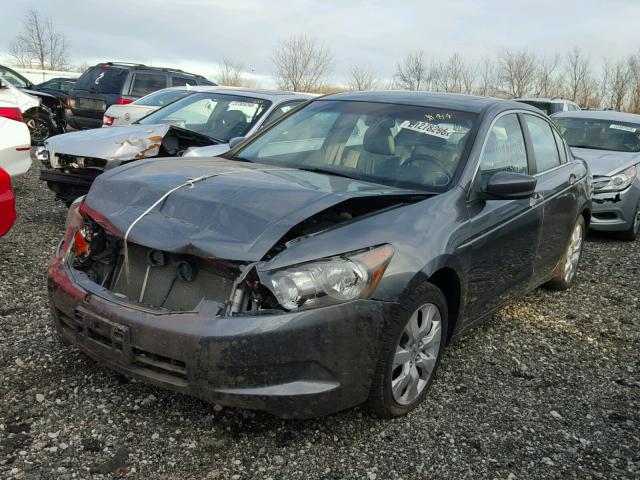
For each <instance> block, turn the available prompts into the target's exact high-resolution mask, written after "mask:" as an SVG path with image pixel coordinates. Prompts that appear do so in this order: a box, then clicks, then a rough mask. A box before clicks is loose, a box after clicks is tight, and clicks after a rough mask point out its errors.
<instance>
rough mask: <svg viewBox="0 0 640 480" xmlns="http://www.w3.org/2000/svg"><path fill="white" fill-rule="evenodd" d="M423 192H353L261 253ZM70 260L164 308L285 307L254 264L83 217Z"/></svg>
mask: <svg viewBox="0 0 640 480" xmlns="http://www.w3.org/2000/svg"><path fill="white" fill-rule="evenodd" d="M423 198H424V196H422V195H415V196H381V197H366V198H363V197H356V198H351V199H348V200H345V201H344V202H341V203H339V204H337V205H334V206H333V207H331V208H328V209H325V210H323V211H321V212H319V213H317V214H315V215H313V216H311V217H310V218H308V219H306V220H304V221H302V222H301V223H300V224H298V225H296V226H295V227H294V228H292V229H291V230H290V231H289V232H288V233H287V234H286V235H285V236H284V237H283V238H282V239H280V241H278V242H277V243H276V244H275V245H274V246H273V247H272V248H271V249H270V250H269V252H268V253H267V254H266V255H265V257H264V258H263V259H262V261H268V260H269V259H270V258H272V257H274V256H275V255H277V254H278V253H279V252H281V251H283V250H285V249H286V248H288V247H289V246H290V245H292V243H294V242H297V241H301V240H302V239H303V238H304V237H307V236H311V235H316V234H319V233H320V232H323V231H326V230H328V229H331V228H334V227H336V226H338V225H342V224H345V223H349V222H352V221H355V220H356V219H358V218H363V217H365V216H367V215H370V214H374V213H379V212H381V211H384V210H388V209H392V208H397V207H399V206H402V205H406V204H407V203H412V202H415V201H419V200H422V199H423ZM73 242H74V243H73V247H72V248H71V250H70V257H69V258H68V260H67V261H68V263H69V265H70V266H71V267H72V268H73V269H74V270H77V271H80V272H83V273H84V274H86V275H87V277H88V278H89V279H90V280H91V281H92V282H94V283H96V284H98V285H100V286H101V287H104V288H106V289H107V290H108V291H110V292H111V293H112V294H113V295H115V296H116V297H119V298H121V299H123V300H126V301H127V302H129V303H133V304H140V305H142V306H144V307H150V308H153V309H160V310H162V311H166V312H185V311H196V310H198V309H199V307H200V306H202V302H214V303H216V304H218V305H219V308H218V311H217V313H218V314H222V313H224V314H227V315H233V314H238V313H242V314H244V315H246V314H260V313H269V312H273V311H274V310H277V311H283V310H285V309H284V308H283V307H282V306H281V305H280V304H279V303H278V301H277V300H276V298H275V296H274V295H273V293H272V292H271V291H270V289H269V288H267V287H266V286H264V285H263V284H262V283H261V281H260V277H259V275H258V273H257V271H256V269H255V266H256V265H257V264H258V263H260V262H254V263H250V262H237V261H231V260H223V259H219V258H215V257H211V258H203V257H201V256H196V255H190V254H184V253H175V252H168V251H163V250H160V249H152V248H148V247H145V246H142V245H138V244H135V243H132V242H127V245H126V248H125V242H124V240H123V238H121V237H119V236H116V235H112V234H111V233H109V232H107V230H105V228H103V227H102V226H101V225H100V224H99V223H98V222H96V221H94V220H93V219H91V218H85V221H84V223H83V225H82V226H81V227H80V229H79V230H78V231H77V232H76V233H75V237H74V239H73Z"/></svg>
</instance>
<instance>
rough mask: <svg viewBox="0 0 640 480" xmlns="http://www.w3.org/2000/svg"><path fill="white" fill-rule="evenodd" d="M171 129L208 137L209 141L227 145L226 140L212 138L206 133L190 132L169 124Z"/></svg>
mask: <svg viewBox="0 0 640 480" xmlns="http://www.w3.org/2000/svg"><path fill="white" fill-rule="evenodd" d="M169 126H170V127H171V128H175V129H176V130H182V131H183V132H188V133H192V134H194V135H200V136H202V137H207V138H208V139H209V140H213V141H214V142H215V143H216V144H218V145H219V144H221V143H227V142H225V141H224V140H220V139H219V138H216V137H212V136H211V135H207V134H206V133H201V132H196V131H195V130H189V129H188V128H184V127H178V126H177V125H172V124H169Z"/></svg>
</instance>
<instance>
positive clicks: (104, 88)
mask: <svg viewBox="0 0 640 480" xmlns="http://www.w3.org/2000/svg"><path fill="white" fill-rule="evenodd" d="M127 72H128V70H126V69H124V68H117V67H106V68H102V67H91V68H90V69H89V70H87V71H86V72H84V73H83V74H82V75H81V76H80V78H79V79H78V80H76V84H75V86H74V88H75V89H76V90H86V91H89V92H92V93H122V87H123V85H124V82H125V80H126V79H127Z"/></svg>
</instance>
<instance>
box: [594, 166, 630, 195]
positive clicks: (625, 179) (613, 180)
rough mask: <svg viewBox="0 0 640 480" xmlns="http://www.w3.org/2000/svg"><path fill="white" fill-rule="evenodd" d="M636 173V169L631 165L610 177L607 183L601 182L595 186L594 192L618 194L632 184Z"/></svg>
mask: <svg viewBox="0 0 640 480" xmlns="http://www.w3.org/2000/svg"><path fill="white" fill-rule="evenodd" d="M637 173H638V168H637V167H636V166H635V165H632V166H631V167H629V168H627V169H626V170H623V171H622V172H619V173H616V174H615V175H611V177H609V181H608V182H607V183H604V182H602V184H598V185H596V186H595V188H594V190H595V191H596V192H619V191H621V190H624V189H625V188H627V187H628V186H629V185H631V184H632V183H633V181H634V180H635V178H636V174H637Z"/></svg>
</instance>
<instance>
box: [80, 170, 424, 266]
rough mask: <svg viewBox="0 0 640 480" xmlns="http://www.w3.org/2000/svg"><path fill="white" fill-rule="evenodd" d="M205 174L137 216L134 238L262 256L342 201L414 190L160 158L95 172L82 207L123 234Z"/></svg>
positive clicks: (223, 254)
mask: <svg viewBox="0 0 640 480" xmlns="http://www.w3.org/2000/svg"><path fill="white" fill-rule="evenodd" d="M202 176H210V177H209V178H207V179H205V180H202V181H199V182H197V183H195V184H194V185H193V186H191V187H183V188H181V189H179V190H177V191H175V192H174V193H172V194H171V195H169V196H168V197H167V198H166V199H165V200H164V201H163V202H161V203H160V204H159V205H158V206H157V207H155V208H154V209H153V210H152V211H151V212H150V213H148V214H147V215H146V216H144V217H143V218H142V219H141V220H140V221H139V222H138V223H136V225H135V226H134V228H133V229H132V230H131V232H130V234H129V237H128V240H129V241H130V242H133V243H137V244H140V245H145V246H147V247H149V248H155V249H159V250H164V251H170V252H175V253H189V254H194V255H198V256H202V257H217V258H224V259H227V260H238V261H258V260H260V259H262V258H263V257H264V255H265V254H266V253H267V252H268V251H269V250H270V249H271V247H272V246H273V245H275V244H276V242H277V241H278V240H280V239H281V238H282V237H283V236H284V235H285V233H287V232H288V231H289V230H290V229H291V228H292V227H293V226H295V225H297V224H298V223H300V222H301V221H303V220H305V219H307V218H309V217H310V216H312V215H314V214H315V213H318V212H320V211H322V210H324V209H326V208H329V207H331V206H333V205H336V204H338V203H340V202H342V201H344V200H347V199H349V198H353V197H358V196H367V195H403V194H407V195H409V194H413V195H415V193H416V192H415V191H410V190H403V189H397V188H393V187H386V186H382V185H378V184H373V183H368V182H362V181H357V180H351V179H348V178H343V177H337V176H333V175H324V174H318V173H312V172H305V171H301V170H296V169H289V168H284V167H276V166H271V165H263V164H256V163H244V162H237V161H232V160H225V159H221V158H213V159H211V158H210V159H206V160H205V159H197V158H180V159H179V160H176V159H155V160H148V161H143V162H135V163H132V164H129V165H126V166H122V167H119V168H116V169H114V170H111V171H109V172H107V173H104V174H103V175H100V176H99V177H97V178H96V180H95V182H94V183H93V186H92V187H91V190H90V192H89V194H88V195H87V196H86V198H85V203H84V205H83V207H82V208H83V210H84V211H85V212H87V213H88V214H90V215H91V216H92V217H93V218H94V219H95V220H96V221H98V223H100V224H102V225H103V226H104V227H105V228H107V230H109V231H111V233H113V234H115V235H118V236H120V237H123V236H124V232H126V231H127V229H128V228H129V226H130V225H131V224H132V223H133V222H134V221H135V220H136V219H137V218H138V217H140V215H142V214H143V212H145V210H147V209H148V208H149V207H150V206H151V205H153V204H154V203H155V202H156V201H157V200H159V199H160V198H161V197H162V196H163V195H164V194H165V193H166V192H168V191H169V190H171V189H173V188H175V187H177V186H179V185H181V184H183V183H185V182H187V181H188V180H189V179H194V178H198V177H202Z"/></svg>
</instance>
